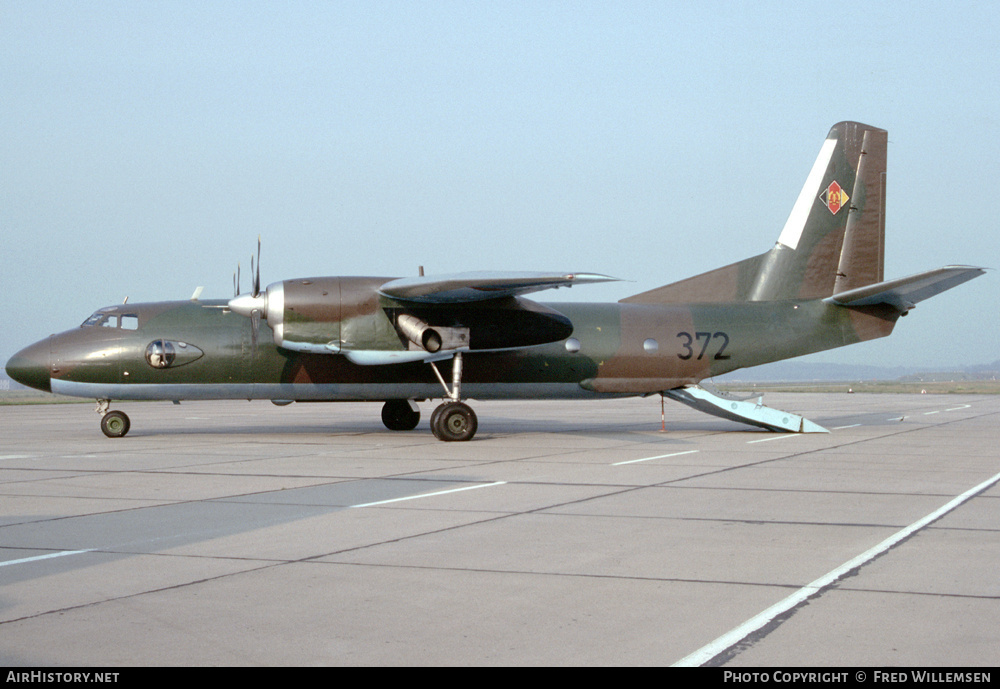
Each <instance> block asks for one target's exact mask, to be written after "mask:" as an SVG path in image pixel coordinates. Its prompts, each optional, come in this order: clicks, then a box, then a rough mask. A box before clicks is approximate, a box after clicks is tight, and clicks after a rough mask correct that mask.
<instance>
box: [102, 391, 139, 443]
mask: <svg viewBox="0 0 1000 689" xmlns="http://www.w3.org/2000/svg"><path fill="white" fill-rule="evenodd" d="M110 404H111V401H110V400H97V409H96V410H95V411H96V412H97V413H98V414H100V415H101V432H102V433H104V435H106V436H108V437H109V438H121V437H123V436H124V435H125V434H126V433H128V431H129V429H130V428H131V427H132V422H131V421H130V420H129V418H128V414H126V413H125V412H123V411H118V410H117V409H116V410H113V411H108V405H110Z"/></svg>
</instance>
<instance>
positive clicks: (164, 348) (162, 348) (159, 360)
mask: <svg viewBox="0 0 1000 689" xmlns="http://www.w3.org/2000/svg"><path fill="white" fill-rule="evenodd" d="M176 356H177V355H176V352H175V351H174V344H173V343H172V342H169V341H165V340H153V341H152V342H150V343H149V344H148V345H147V346H146V362H147V363H149V365H150V366H152V367H153V368H167V367H168V366H170V365H171V364H172V363H174V357H176Z"/></svg>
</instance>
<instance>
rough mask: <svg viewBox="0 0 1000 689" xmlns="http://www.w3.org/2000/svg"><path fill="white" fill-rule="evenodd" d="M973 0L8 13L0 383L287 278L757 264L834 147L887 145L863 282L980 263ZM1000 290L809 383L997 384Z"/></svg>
mask: <svg viewBox="0 0 1000 689" xmlns="http://www.w3.org/2000/svg"><path fill="white" fill-rule="evenodd" d="M998 56H1000V10H998V9H997V6H996V4H994V3H988V2H951V3H919V2H905V3H904V2H899V3H892V2H888V3H871V2H864V3H857V2H829V1H826V2H787V3H776V2H703V3H689V2H677V3H672V2H649V3H646V2H605V3H590V2H543V1H541V0H532V1H530V2H523V3H520V2H512V1H510V0H504V1H502V2H467V1H461V2H374V1H372V0H364V1H362V2H348V1H345V0H337V1H336V2H261V3H256V2H218V3H205V2H155V3H153V2H134V1H128V2H101V1H93V2H45V1H41V0H25V1H21V0H4V1H3V3H2V4H0V132H2V136H0V257H2V265H0V276H2V277H0V287H2V293H3V297H4V306H5V308H4V325H3V327H2V329H0V363H2V362H5V361H6V360H7V358H9V357H10V356H11V355H12V354H13V353H14V352H15V351H16V350H18V349H20V348H21V347H23V346H25V345H27V344H29V343H31V342H33V341H35V340H38V339H40V338H42V337H44V336H46V335H47V334H49V333H51V332H57V331H61V330H65V329H68V328H71V327H74V326H76V325H78V324H79V323H80V322H81V321H83V319H84V318H86V317H87V316H88V315H89V314H90V313H91V312H92V311H94V310H95V309H96V308H98V307H100V306H104V305H108V304H113V303H119V302H121V301H122V299H124V298H125V297H126V296H128V297H129V300H130V301H133V302H135V301H157V300H165V299H187V298H188V297H190V295H191V293H192V292H193V291H194V289H195V287H196V286H198V285H204V286H205V293H204V296H205V297H206V298H207V297H228V296H230V295H231V293H232V275H233V272H234V270H235V268H236V264H237V261H239V262H241V263H242V265H243V275H244V286H246V276H247V274H248V272H249V271H248V265H247V264H248V259H249V256H250V254H251V252H252V251H253V250H254V249H255V246H256V240H257V236H258V235H261V236H262V237H263V260H262V264H263V269H262V273H263V276H262V277H263V281H264V284H267V283H268V282H273V281H277V280H281V279H286V278H292V277H303V276H309V275H338V274H339V275H391V276H397V275H412V274H415V273H416V270H417V266H418V265H424V266H426V269H427V272H428V273H432V272H455V271H459V270H487V269H497V270H566V271H589V272H600V273H606V274H611V275H615V276H618V277H621V278H624V279H626V280H630V281H631V282H626V283H618V284H612V285H605V286H594V287H582V288H577V289H574V290H573V291H572V292H571V293H570V292H567V291H566V290H561V291H559V292H554V293H552V294H551V295H546V294H544V293H543V294H541V295H539V297H540V298H542V299H543V300H544V299H552V300H563V299H566V298H569V297H572V298H574V299H577V300H580V299H586V300H595V301H597V300H602V301H603V300H616V299H619V298H621V297H623V296H626V295H628V294H631V293H634V292H639V291H642V290H646V289H650V288H652V287H655V286H658V285H661V284H664V283H667V282H671V281H674V280H678V279H681V278H684V277H687V276H689V275H692V274H695V273H698V272H702V271H704V270H707V269H710V268H714V267H716V266H719V265H723V264H725V263H730V262H732V261H736V260H739V259H742V258H745V257H747V256H751V255H754V254H758V253H761V252H763V251H766V250H767V249H769V248H770V247H771V246H772V245H773V243H774V241H775V240H776V239H777V236H778V233H779V232H780V229H781V227H782V225H783V224H784V221H785V219H786V217H787V215H788V212H789V210H790V209H791V206H792V204H793V202H794V200H795V198H796V196H797V195H798V192H799V189H800V187H801V185H802V182H803V181H804V179H805V176H806V174H807V173H808V171H809V168H810V166H811V164H812V161H813V159H814V158H815V156H816V154H817V152H818V150H819V147H820V144H821V143H822V140H823V138H824V136H825V135H826V133H827V131H828V129H829V127H830V125H832V124H833V123H835V122H838V121H840V120H845V119H853V120H859V121H862V122H866V123H869V124H873V125H876V126H879V127H883V128H885V129H888V130H889V141H890V144H889V177H888V219H887V260H886V277H900V276H903V275H908V274H911V273H915V272H919V271H921V270H925V269H929V268H934V267H938V266H941V265H945V264H948V263H971V264H976V265H983V266H987V267H994V268H996V267H1000V258H998V254H1000V239H998V237H1000V233H998V222H997V214H998V209H997V204H998V198H1000V195H998V194H997V193H996V191H995V190H996V187H997V183H998V181H1000V156H998V153H1000V126H998V125H1000V122H998V114H997V113H998V105H1000V60H998ZM998 279H1000V277H998V275H997V274H996V273H991V274H988V275H987V276H986V277H982V278H979V279H977V280H975V281H973V282H971V283H969V284H967V285H964V286H961V287H959V288H957V289H955V290H954V291H951V292H948V293H946V294H944V295H941V296H939V297H937V298H935V299H933V300H930V301H927V302H924V303H922V304H921V305H920V306H919V307H918V308H917V309H916V310H915V311H914V312H913V313H912V314H911V316H910V317H909V318H906V319H905V320H903V321H901V322H900V325H899V327H897V330H896V333H894V334H893V336H892V337H890V338H888V339H887V340H882V341H877V342H873V343H866V344H863V345H858V346H855V347H852V348H846V349H843V350H838V351H837V352H832V353H826V354H820V355H815V356H814V357H813V360H820V361H834V362H858V363H874V364H892V363H901V364H907V365H935V366H937V365H953V364H966V363H986V362H990V361H994V360H996V359H1000V351H998V345H997V342H998V341H1000V318H998V317H997V310H998V300H997V296H998V285H1000V283H998Z"/></svg>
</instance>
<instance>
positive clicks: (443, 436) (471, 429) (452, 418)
mask: <svg viewBox="0 0 1000 689" xmlns="http://www.w3.org/2000/svg"><path fill="white" fill-rule="evenodd" d="M478 427H479V421H478V419H476V413H475V412H474V411H472V407H470V406H469V405H467V404H464V403H462V402H445V403H444V404H442V405H441V406H439V407H438V408H437V409H435V410H434V414H433V415H432V416H431V430H432V431H433V432H434V436H435V437H436V438H437V439H438V440H444V441H446V442H460V441H465V440H472V436H474V435H475V434H476V429H477V428H478Z"/></svg>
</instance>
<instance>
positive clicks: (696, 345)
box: [677, 331, 729, 361]
mask: <svg viewBox="0 0 1000 689" xmlns="http://www.w3.org/2000/svg"><path fill="white" fill-rule="evenodd" d="M677 337H679V338H680V340H681V348H682V349H683V350H684V351H682V352H681V353H680V354H678V355H677V358H678V359H683V360H684V361H687V360H688V359H691V358H692V357H693V358H695V359H704V358H705V354H706V353H707V352H708V346H709V344H711V343H712V342H713V341H717V342H716V345H718V347H719V348H718V349H717V350H715V355H714V356H713V357H712V358H713V359H719V360H722V359H728V358H729V355H728V354H724V352H725V351H726V347H728V346H729V335H727V334H726V333H724V332H721V331H720V332H715V333H712V332H696V333H695V334H694V335H692V334H691V333H687V332H681V333H677Z"/></svg>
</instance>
